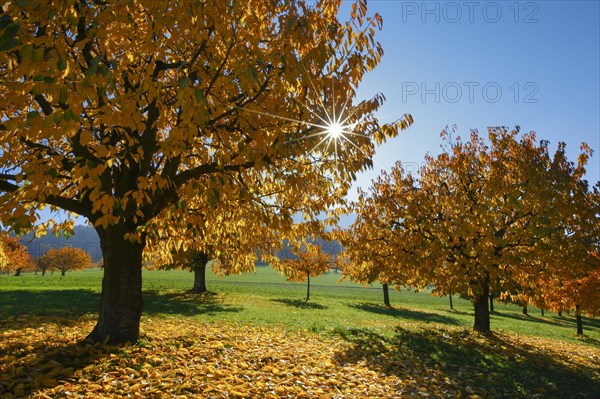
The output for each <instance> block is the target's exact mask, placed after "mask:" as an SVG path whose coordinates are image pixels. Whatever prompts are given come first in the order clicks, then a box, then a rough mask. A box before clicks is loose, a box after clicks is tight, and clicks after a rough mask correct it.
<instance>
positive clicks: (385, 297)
mask: <svg viewBox="0 0 600 399" xmlns="http://www.w3.org/2000/svg"><path fill="white" fill-rule="evenodd" d="M381 286H382V287H383V303H384V304H385V306H387V307H388V308H391V307H392V305H391V304H390V290H389V288H388V285H387V284H382V285H381Z"/></svg>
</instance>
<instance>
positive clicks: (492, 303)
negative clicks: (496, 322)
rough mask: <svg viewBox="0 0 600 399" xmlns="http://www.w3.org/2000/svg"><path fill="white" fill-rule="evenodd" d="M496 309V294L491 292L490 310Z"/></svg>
mask: <svg viewBox="0 0 600 399" xmlns="http://www.w3.org/2000/svg"><path fill="white" fill-rule="evenodd" d="M493 311H494V295H492V294H490V312H493Z"/></svg>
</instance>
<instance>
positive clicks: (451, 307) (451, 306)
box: [448, 294, 454, 310]
mask: <svg viewBox="0 0 600 399" xmlns="http://www.w3.org/2000/svg"><path fill="white" fill-rule="evenodd" d="M448 297H449V298H450V309H452V310H454V304H453V303H452V294H450V295H448Z"/></svg>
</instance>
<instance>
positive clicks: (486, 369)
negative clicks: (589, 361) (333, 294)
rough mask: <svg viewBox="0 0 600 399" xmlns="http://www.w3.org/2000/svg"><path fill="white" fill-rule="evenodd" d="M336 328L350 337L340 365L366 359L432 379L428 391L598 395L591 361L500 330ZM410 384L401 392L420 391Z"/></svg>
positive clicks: (397, 372)
mask: <svg viewBox="0 0 600 399" xmlns="http://www.w3.org/2000/svg"><path fill="white" fill-rule="evenodd" d="M337 332H338V334H339V335H340V336H341V337H342V338H344V339H345V340H347V341H348V342H350V343H351V346H350V347H349V348H348V349H347V350H344V351H341V352H338V353H337V354H336V356H335V360H336V361H337V362H338V363H339V364H340V365H342V366H343V365H348V364H350V365H351V364H357V363H365V362H366V364H367V365H368V366H369V367H370V368H371V369H373V370H375V371H377V372H383V373H385V374H387V375H394V376H396V377H398V378H400V379H401V380H403V381H405V382H406V381H409V382H410V381H411V380H415V379H416V380H419V379H423V378H427V379H434V385H435V386H436V387H439V392H437V393H436V394H433V393H431V392H430V394H431V395H430V396H431V397H471V395H479V396H478V397H486V398H507V399H508V398H511V399H512V398H552V397H556V398H573V399H575V398H580V399H584V398H590V399H592V398H599V397H600V390H599V386H598V384H597V381H595V378H597V376H596V374H597V370H594V367H593V366H592V365H587V366H586V365H582V364H571V365H569V366H567V365H565V364H564V363H561V362H559V361H557V359H556V358H555V357H552V356H551V355H549V354H548V353H547V352H545V351H542V350H540V349H538V348H536V347H533V346H530V345H528V344H525V343H522V344H515V343H513V342H512V341H509V340H508V339H506V338H504V337H502V336H498V335H490V336H482V335H479V334H476V333H472V332H470V331H467V330H465V331H440V330H423V331H414V330H407V329H402V328H397V329H396V331H395V334H394V335H393V336H391V337H386V336H383V335H380V334H377V333H374V332H372V331H369V330H364V329H355V330H345V331H342V330H340V331H337ZM417 382H418V381H417ZM418 385H419V384H418V383H417V384H414V386H418ZM412 386H413V385H410V384H408V386H407V387H406V388H405V389H406V391H404V392H403V393H404V394H409V393H410V394H415V395H417V396H418V394H419V392H418V391H415V392H411V387H412Z"/></svg>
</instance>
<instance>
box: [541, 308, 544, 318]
mask: <svg viewBox="0 0 600 399" xmlns="http://www.w3.org/2000/svg"><path fill="white" fill-rule="evenodd" d="M540 310H541V311H542V316H544V308H541V309H540Z"/></svg>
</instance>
